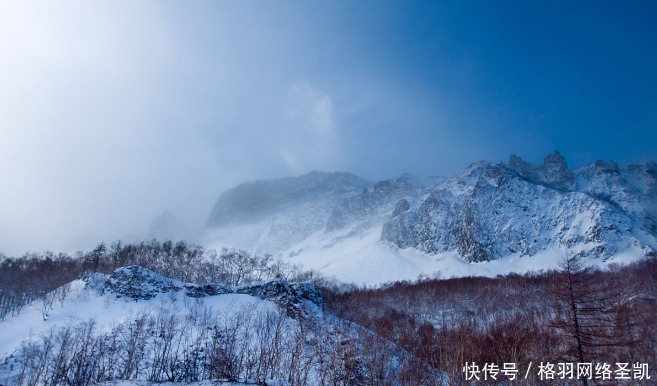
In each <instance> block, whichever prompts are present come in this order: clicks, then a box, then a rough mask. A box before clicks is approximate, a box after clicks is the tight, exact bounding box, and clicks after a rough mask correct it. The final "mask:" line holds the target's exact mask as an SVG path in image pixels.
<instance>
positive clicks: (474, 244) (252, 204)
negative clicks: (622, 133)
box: [200, 152, 657, 284]
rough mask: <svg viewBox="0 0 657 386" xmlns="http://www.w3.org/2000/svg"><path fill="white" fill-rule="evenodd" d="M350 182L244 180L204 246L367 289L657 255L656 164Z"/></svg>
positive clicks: (551, 163) (504, 168)
mask: <svg viewBox="0 0 657 386" xmlns="http://www.w3.org/2000/svg"><path fill="white" fill-rule="evenodd" d="M347 176H349V178H348V179H345V175H344V174H339V173H337V174H323V173H318V172H315V173H312V174H310V175H306V176H302V177H298V178H297V179H294V178H291V179H282V180H273V181H271V182H268V183H256V184H244V185H240V187H238V188H236V189H233V190H229V191H228V192H226V193H224V194H223V195H222V197H221V198H220V199H219V200H218V202H217V206H216V207H215V210H214V211H213V214H212V216H211V221H209V222H208V225H209V227H208V229H207V230H206V234H205V235H204V236H203V237H202V238H201V240H200V242H201V243H202V244H204V245H207V246H209V247H212V248H221V247H236V248H241V249H244V250H246V251H248V252H249V253H253V254H261V255H262V254H272V255H274V256H276V257H278V258H280V259H281V260H283V261H287V262H291V263H294V264H299V265H301V266H302V267H303V269H306V270H310V269H312V270H316V271H319V272H320V273H322V274H325V275H328V276H333V277H335V278H337V279H339V280H342V281H347V282H354V283H358V284H362V283H365V284H379V283H383V282H387V281H394V280H410V279H415V278H417V277H418V276H420V275H424V276H434V275H441V276H442V277H452V276H471V275H483V276H494V275H497V274H504V273H509V272H518V273H522V272H527V271H532V270H534V271H538V270H542V269H554V268H558V265H559V262H560V261H562V260H563V259H564V258H566V257H567V256H575V255H577V256H581V257H584V258H585V259H586V260H587V261H589V262H590V264H592V265H605V264H609V263H610V262H617V263H625V262H630V261H635V260H637V259H640V258H642V257H645V256H648V255H651V254H654V253H655V250H656V249H657V230H656V229H657V228H655V224H656V223H657V206H656V205H655V203H656V202H657V165H655V164H654V163H646V164H640V165H630V166H628V167H626V168H623V169H621V168H619V167H618V166H617V165H616V164H614V163H613V162H611V163H604V162H596V163H595V164H592V165H589V166H586V167H584V168H582V169H579V170H575V171H573V170H570V169H568V167H567V165H566V162H565V160H564V159H563V157H562V156H561V155H560V154H559V153H557V152H555V153H554V154H550V155H548V156H547V157H545V161H544V163H543V164H540V165H533V164H530V163H527V162H525V161H523V160H521V159H520V158H518V157H515V156H512V157H511V159H510V160H509V162H508V163H507V164H491V163H489V162H485V161H480V162H475V163H473V164H472V165H471V166H470V167H468V168H467V169H466V170H464V171H463V172H462V173H461V174H459V175H457V176H455V177H452V178H429V179H426V180H421V179H418V178H413V177H411V176H408V175H404V176H401V177H399V178H397V179H393V180H385V181H381V182H378V183H376V184H370V185H367V186H365V188H362V189H361V190H360V191H359V190H358V189H360V187H361V186H362V184H364V182H363V181H364V180H359V179H357V178H355V177H353V176H351V175H347ZM308 181H315V182H314V183H312V184H310V185H309V183H308ZM316 181H321V182H322V183H321V184H318V183H317V182H316ZM345 181H348V182H349V183H348V184H346V185H345ZM308 186H310V188H309V187H308ZM336 186H337V187H341V188H340V189H336V188H335V187H336ZM270 188H271V195H272V196H273V197H270V194H269V189H270ZM281 192H284V194H282V193H281ZM260 201H262V202H260ZM259 207H262V208H266V210H264V211H262V212H259V211H257V210H256V209H257V208H259ZM256 214H257V215H256Z"/></svg>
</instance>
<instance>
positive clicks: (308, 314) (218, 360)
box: [0, 266, 413, 385]
mask: <svg viewBox="0 0 657 386" xmlns="http://www.w3.org/2000/svg"><path fill="white" fill-rule="evenodd" d="M62 288H64V287H62ZM68 289H69V290H68V292H67V293H66V296H65V297H62V298H61V299H57V296H55V297H54V298H51V299H56V300H57V301H56V303H55V304H50V303H47V302H44V301H41V300H39V301H36V302H34V303H33V304H32V305H30V306H28V307H25V308H24V309H23V310H22V312H21V313H20V314H18V315H15V316H12V317H9V318H7V319H5V320H3V321H1V322H0V330H1V331H2V335H0V384H3V385H5V384H10V385H19V384H53V385H58V384H79V385H86V384H93V383H96V382H109V381H114V380H121V381H130V382H136V384H147V383H146V382H147V381H151V382H153V381H156V382H161V381H174V382H185V383H189V382H198V381H205V380H220V381H232V382H237V381H238V382H239V383H237V384H242V383H248V384H252V383H254V382H258V384H263V382H267V384H281V383H282V384H290V385H310V384H313V385H315V384H317V385H320V384H332V383H333V381H335V380H336V379H341V380H342V381H346V380H348V379H350V378H351V377H365V378H368V379H370V378H371V379H373V378H376V377H381V379H380V380H381V381H382V382H383V381H384V380H385V379H388V380H390V379H395V378H396V377H397V374H398V373H399V372H401V371H404V367H405V366H411V365H413V357H412V356H410V355H409V354H408V353H406V352H405V351H404V350H401V349H400V348H398V347H397V346H395V345H393V344H391V343H390V342H388V341H385V340H383V339H381V338H378V337H377V336H376V335H374V334H373V333H372V332H370V331H368V330H364V329H363V328H361V327H359V326H357V325H355V324H352V323H350V322H346V321H342V320H340V319H338V318H336V317H335V316H332V315H330V314H328V313H325V312H324V311H323V301H322V298H321V295H320V294H319V292H318V291H317V290H316V289H315V287H314V286H313V285H312V284H308V283H288V282H285V281H273V282H259V283H252V284H250V285H243V286H238V287H232V288H229V287H226V286H223V285H219V284H208V285H196V284H191V283H183V282H180V281H176V280H173V279H169V278H166V277H164V276H161V275H158V274H155V273H154V272H152V271H149V270H147V269H144V268H141V267H138V266H130V267H123V268H119V269H117V270H116V271H115V272H114V273H113V274H112V275H111V276H108V275H101V274H93V275H89V276H87V277H85V278H84V279H80V280H75V281H74V282H72V283H71V284H70V287H69V288H68ZM60 290H61V288H60V289H58V290H57V291H56V292H55V293H60V292H59V291H60ZM48 298H49V297H46V298H45V299H48ZM380 352H384V353H385V356H384V357H382V356H381V355H380V354H375V353H380ZM356 359H357V360H358V361H359V363H361V362H362V363H367V362H368V361H376V362H375V363H372V364H371V366H369V367H365V366H364V365H363V367H362V368H361V367H354V365H353V363H352V361H353V360H356ZM374 372H376V373H374ZM126 384H135V383H126ZM200 384H201V383H199V385H200Z"/></svg>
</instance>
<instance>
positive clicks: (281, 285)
mask: <svg viewBox="0 0 657 386" xmlns="http://www.w3.org/2000/svg"><path fill="white" fill-rule="evenodd" d="M235 292H236V293H238V294H247V295H251V296H255V297H258V298H260V299H263V300H269V301H272V302H274V303H276V304H278V305H279V306H280V307H282V308H285V310H286V311H287V314H288V316H290V317H293V318H296V317H299V316H303V312H304V306H306V305H308V304H309V303H310V304H313V305H314V306H316V307H319V309H323V308H324V299H323V298H322V295H321V293H320V292H319V290H318V289H317V287H315V285H314V284H312V283H288V282H286V281H272V282H267V283H263V284H252V285H248V286H244V287H238V288H237V289H236V290H235Z"/></svg>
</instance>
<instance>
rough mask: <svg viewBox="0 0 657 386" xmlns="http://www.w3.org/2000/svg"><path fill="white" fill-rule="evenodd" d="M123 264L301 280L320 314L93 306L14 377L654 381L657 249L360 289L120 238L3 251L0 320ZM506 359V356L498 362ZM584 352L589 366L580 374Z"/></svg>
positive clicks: (28, 380) (169, 271) (218, 276)
mask: <svg viewBox="0 0 657 386" xmlns="http://www.w3.org/2000/svg"><path fill="white" fill-rule="evenodd" d="M125 265H141V266H144V267H146V268H149V269H151V270H153V271H156V272H158V273H161V274H163V275H166V276H169V277H172V278H175V279H178V280H182V281H186V282H196V283H223V284H226V285H229V286H234V285H239V284H242V283H246V282H249V281H253V280H270V279H286V280H306V281H307V280H311V279H312V280H313V281H315V283H316V285H317V286H318V287H319V288H320V289H321V291H322V295H323V297H324V304H325V307H326V311H328V312H326V313H324V314H323V315H316V316H314V317H307V318H306V317H299V320H296V321H294V322H292V321H291V319H289V316H286V315H285V313H284V312H282V311H281V312H278V313H273V312H268V313H255V312H252V311H250V310H241V311H240V312H239V313H238V314H233V315H223V314H217V313H216V312H213V311H209V310H204V309H203V308H202V307H196V308H194V307H192V308H191V309H194V310H193V312H190V314H189V315H187V316H183V315H177V314H175V313H171V312H168V311H167V310H165V309H163V310H161V311H160V312H158V313H156V314H148V315H147V314H144V315H140V316H138V317H136V318H133V320H131V321H130V322H128V323H123V324H119V325H117V326H115V327H114V328H113V329H112V330H111V331H109V332H107V331H105V332H101V331H99V330H98V329H97V327H96V326H95V323H94V321H93V320H90V321H86V322H83V323H79V324H77V325H70V326H66V327H64V328H63V329H59V330H52V331H50V333H49V334H46V335H44V336H42V337H41V339H40V340H37V341H32V342H31V343H26V344H24V345H23V346H22V348H21V352H20V355H17V356H16V357H15V358H16V362H14V363H13V364H12V365H13V366H18V367H20V382H19V383H20V384H26V385H37V384H53V385H87V384H92V383H95V382H99V381H106V380H117V379H142V380H151V381H180V382H189V381H195V380H209V379H224V380H235V379H250V380H253V381H257V382H265V381H267V380H271V379H277V380H280V381H282V382H285V383H286V384H290V385H307V384H308V385H313V384H317V385H387V384H388V385H443V384H450V385H460V384H491V385H492V384H507V383H505V382H507V380H508V379H509V378H508V375H510V374H514V375H516V376H517V377H518V378H517V379H518V380H519V382H520V383H519V384H527V385H543V384H545V385H550V384H555V379H557V380H558V379H560V378H562V379H563V378H566V379H569V384H583V385H588V384H639V385H641V384H644V385H649V384H653V383H654V380H655V379H657V373H656V372H655V369H656V366H657V364H656V362H657V320H655V318H654V315H656V314H657V259H656V258H655V257H652V258H648V259H646V260H643V261H640V262H637V263H634V264H631V265H627V266H614V265H612V266H610V267H609V268H608V269H606V270H597V269H591V268H586V267H585V264H583V262H582V261H581V260H579V259H576V258H571V259H567V260H564V261H563V263H562V267H561V268H560V269H559V270H555V271H550V272H540V273H529V274H525V275H519V274H511V275H506V276H499V277H496V278H482V277H466V278H451V279H427V278H424V279H418V280H417V281H414V282H396V283H390V284H388V285H383V286H379V287H377V288H360V287H357V286H354V285H346V284H341V283H338V282H335V281H331V280H328V279H326V278H322V277H321V276H319V275H317V274H316V273H304V272H302V271H301V270H299V269H298V267H294V266H288V265H285V264H282V263H280V262H279V261H276V260H275V259H273V258H272V257H270V256H265V257H257V256H250V255H249V254H247V253H245V252H243V251H237V250H222V251H220V252H219V253H217V252H215V251H208V250H205V249H204V248H202V247H199V246H194V245H190V244H187V243H182V242H180V243H172V242H164V243H161V242H158V241H155V240H154V241H152V242H150V243H140V244H127V243H126V244H123V243H119V242H117V243H113V244H112V245H110V246H105V245H104V244H101V245H99V246H98V247H97V248H95V249H94V250H92V251H90V252H87V253H78V254H76V255H74V256H68V255H64V254H59V255H54V254H51V253H46V254H41V255H26V256H23V257H20V258H5V259H4V260H2V262H0V283H1V286H2V288H1V289H0V319H2V318H6V317H9V316H11V315H16V314H18V313H19V312H20V311H21V308H22V307H24V306H25V305H26V304H30V303H32V302H41V304H42V305H41V306H42V307H43V310H44V311H43V317H44V319H46V318H47V317H48V312H47V311H48V307H52V306H53V304H54V303H56V302H63V299H64V298H65V297H66V286H65V284H66V283H68V282H70V281H71V280H72V279H74V278H75V277H78V276H79V275H80V274H82V273H83V272H87V271H99V272H105V273H109V272H111V271H113V270H114V269H115V268H118V267H121V266H125ZM53 291H54V292H53ZM48 296H49V297H48ZM473 364H476V366H477V367H474V366H473V367H471V368H470V367H468V366H472V365H473ZM510 364H513V365H514V368H513V369H511V368H506V367H505V366H507V365H510ZM548 365H550V366H553V367H548ZM568 365H569V366H571V367H570V373H569V372H568V370H569V368H567V366H568ZM585 365H588V366H590V373H589V374H588V375H586V374H584V375H582V374H579V375H578V373H577V368H578V366H579V367H582V368H585V367H584V366H585ZM638 365H641V366H638ZM644 365H645V366H644ZM485 366H486V367H485ZM619 366H621V367H620V368H619ZM622 366H625V367H622ZM466 367H467V369H468V370H481V369H482V368H487V369H491V368H492V369H493V370H496V369H497V370H498V372H497V373H495V374H497V377H486V375H490V374H494V373H493V372H489V373H486V372H480V373H475V375H479V376H478V379H477V378H472V377H470V378H468V372H467V371H464V370H466ZM502 370H507V371H506V372H503V371H502ZM512 370H515V373H513V372H511V371H512ZM548 370H549V371H552V373H548V372H547V371H548ZM625 370H627V371H625ZM639 371H641V374H640V375H641V377H638V376H637V375H638V373H639ZM605 374H607V375H609V374H611V376H609V377H605ZM470 375H472V374H470ZM550 376H551V377H552V378H550ZM623 376H627V377H628V378H623ZM568 377H570V378H568ZM648 377H650V378H648ZM472 381H475V382H472ZM557 383H558V382H557Z"/></svg>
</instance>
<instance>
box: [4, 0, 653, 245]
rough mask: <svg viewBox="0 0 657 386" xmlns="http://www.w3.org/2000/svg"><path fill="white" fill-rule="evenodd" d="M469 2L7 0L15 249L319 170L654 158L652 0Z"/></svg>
mask: <svg viewBox="0 0 657 386" xmlns="http://www.w3.org/2000/svg"><path fill="white" fill-rule="evenodd" d="M455 3H456V4H448V5H445V4H443V5H439V4H434V5H426V4H425V5H420V4H419V3H418V4H415V5H407V4H406V3H405V2H385V1H372V2H367V1H366V2H357V3H354V2H349V1H345V2H340V1H338V2H306V1H303V2H301V1H300V2H291V1H281V2H256V1H195V2H173V1H128V0H119V1H93V2H89V1H81V0H79V1H78V0H76V1H71V0H63V1H56V2H53V1H32V0H16V1H8V0H0V251H2V252H4V253H6V254H10V255H17V254H21V253H24V252H26V251H28V250H43V249H51V250H56V251H58V250H64V249H69V248H72V247H81V246H84V245H85V243H89V242H92V243H95V242H98V241H101V240H105V241H112V240H115V239H117V238H124V237H126V235H130V234H140V233H143V232H145V230H146V229H147V228H148V225H149V223H150V221H151V220H152V219H153V218H154V217H155V216H157V215H158V214H160V213H162V212H163V211H164V210H170V211H172V212H173V213H174V214H175V215H176V216H177V217H179V218H180V219H181V220H182V221H183V222H185V223H187V224H189V225H190V226H199V227H200V226H202V225H203V223H204V222H205V220H206V217H207V215H208V214H209V211H210V209H211V207H212V205H213V203H214V201H215V199H216V198H217V196H218V195H219V194H220V193H221V191H223V190H224V189H226V188H229V187H231V186H233V185H235V184H237V183H239V182H242V181H244V180H250V179H264V178H273V177H281V176H288V175H298V174H301V173H305V172H308V171H311V170H315V169H318V170H325V171H334V170H345V171H352V172H354V173H356V174H360V175H362V176H364V177H367V178H372V179H377V178H385V177H391V176H394V175H397V174H400V173H402V172H405V171H410V172H415V173H418V174H421V175H428V174H441V175H451V174H455V173H457V172H458V171H459V170H461V169H462V168H464V167H465V166H466V165H467V164H469V163H470V162H472V161H475V160H478V159H488V160H491V161H502V160H505V159H506V158H507V157H508V155H509V154H511V153H516V154H519V155H520V156H522V157H524V158H528V159H529V160H531V161H538V160H540V159H541V158H542V156H543V155H544V154H547V153H548V152H551V151H552V150H554V149H559V150H561V151H562V153H564V154H565V155H566V157H567V158H568V159H569V162H571V164H574V165H575V166H577V165H581V164H583V163H585V162H591V161H593V160H595V159H597V158H603V159H616V160H618V161H620V162H621V163H623V162H633V161H638V160H643V159H647V158H650V157H654V156H655V150H654V148H655V147H654V143H656V142H657V141H656V140H655V134H654V132H657V130H654V128H655V124H657V115H656V113H655V111H656V110H657V109H654V106H655V102H657V98H656V97H655V95H656V94H655V91H654V90H655V89H657V87H654V86H656V77H655V74H654V68H655V65H657V63H656V62H657V60H656V57H655V53H654V47H655V36H657V33H655V32H656V31H655V27H654V23H652V20H654V19H653V18H652V16H654V15H655V12H654V7H653V6H652V5H651V3H650V2H646V3H640V5H641V6H637V7H635V8H634V9H630V10H628V9H625V8H624V9H614V8H613V7H610V6H608V5H598V3H597V2H593V3H590V4H585V5H582V6H581V7H577V8H572V7H570V8H569V6H567V4H568V2H564V3H559V2H553V1H550V2H545V3H540V4H539V3H536V4H532V5H529V6H524V5H523V2H519V3H513V2H510V3H508V4H505V5H503V6H500V7H494V8H492V9H491V6H490V5H489V2H483V1H482V2H479V3H478V2H468V4H464V3H462V4H459V3H460V2H455ZM525 4H526V3H525ZM594 5H595V8H594V9H591V8H592V7H593V6H594ZM587 7H588V8H587ZM619 7H622V6H620V5H619ZM651 15H652V16H651ZM609 30H611V31H615V32H614V33H611V32H609ZM618 35H620V36H621V37H618ZM628 42H629V43H628ZM600 63H602V64H600ZM621 75H622V76H621ZM633 98H636V100H639V101H640V102H636V101H635V99H633ZM621 129H622V130H621ZM627 138H630V139H631V140H628V139H627ZM636 138H641V140H640V141H637V140H636ZM651 144H652V145H651ZM86 245H88V244H86Z"/></svg>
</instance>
